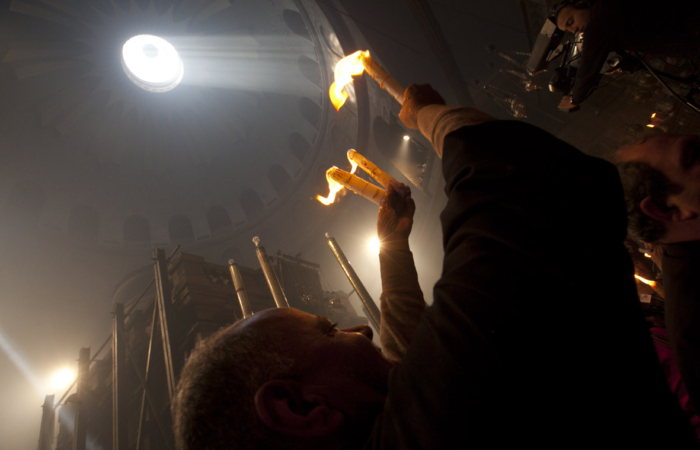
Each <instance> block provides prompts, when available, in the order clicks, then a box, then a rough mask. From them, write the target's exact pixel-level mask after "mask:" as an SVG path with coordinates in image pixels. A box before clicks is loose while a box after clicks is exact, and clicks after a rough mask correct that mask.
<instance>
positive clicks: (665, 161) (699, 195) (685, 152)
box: [617, 134, 700, 216]
mask: <svg viewBox="0 0 700 450" xmlns="http://www.w3.org/2000/svg"><path fill="white" fill-rule="evenodd" d="M617 158H618V159H619V160H620V161H622V162H626V161H639V162H643V163H647V164H649V165H650V166H651V167H652V168H653V169H656V170H657V171H659V172H661V173H662V174H663V175H664V176H666V178H668V180H669V181H670V182H671V183H673V184H675V185H678V186H680V187H681V189H682V190H681V192H679V193H678V194H673V195H671V196H670V197H669V202H671V203H672V205H670V206H674V207H676V208H678V209H679V210H681V211H682V212H683V213H684V214H685V215H686V216H688V215H691V214H697V215H700V137H699V136H696V135H692V134H685V135H679V134H661V135H658V136H653V137H650V138H646V139H643V140H642V141H640V142H638V143H636V144H632V145H629V146H627V147H623V148H621V149H620V150H618V152H617Z"/></svg>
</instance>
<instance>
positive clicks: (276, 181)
mask: <svg viewBox="0 0 700 450" xmlns="http://www.w3.org/2000/svg"><path fill="white" fill-rule="evenodd" d="M267 178H268V179H269V180H270V183H271V184H272V187H274V188H275V191H277V195H280V194H281V193H282V189H284V187H285V186H287V185H289V184H290V183H291V182H292V177H290V176H289V174H288V173H287V171H286V170H284V167H282V166H280V165H279V164H275V165H273V166H272V167H270V170H269V171H268V172H267Z"/></svg>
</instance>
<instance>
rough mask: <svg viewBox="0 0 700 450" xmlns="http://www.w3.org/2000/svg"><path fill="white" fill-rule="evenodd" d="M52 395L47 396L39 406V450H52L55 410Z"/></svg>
mask: <svg viewBox="0 0 700 450" xmlns="http://www.w3.org/2000/svg"><path fill="white" fill-rule="evenodd" d="M53 400H54V394H51V395H47V396H46V398H45V399H44V404H43V405H42V406H41V428H40V429H39V450H53V438H54V425H55V423H56V410H55V409H54V407H53Z"/></svg>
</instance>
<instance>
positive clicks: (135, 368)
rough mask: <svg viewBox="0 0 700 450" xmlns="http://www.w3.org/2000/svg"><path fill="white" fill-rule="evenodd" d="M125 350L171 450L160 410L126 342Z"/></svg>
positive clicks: (166, 444) (166, 443)
mask: <svg viewBox="0 0 700 450" xmlns="http://www.w3.org/2000/svg"><path fill="white" fill-rule="evenodd" d="M124 348H125V349H126V353H127V354H128V355H129V359H130V360H131V365H133V366H134V372H136V376H137V377H138V379H139V383H140V384H141V389H143V392H144V393H145V394H146V400H148V404H149V405H150V406H151V413H153V418H154V419H156V423H157V424H158V428H159V429H160V432H161V434H162V435H163V440H164V441H165V446H166V447H168V450H170V444H168V439H169V438H168V435H167V434H166V433H165V428H164V427H163V424H162V423H161V421H160V418H159V417H158V410H157V409H156V407H155V405H154V403H153V399H152V398H151V395H150V394H149V393H148V389H146V381H145V379H144V377H143V375H141V371H140V370H139V368H138V367H137V366H136V360H135V359H134V355H133V353H131V348H129V344H128V343H126V342H124ZM170 404H172V398H171V399H170Z"/></svg>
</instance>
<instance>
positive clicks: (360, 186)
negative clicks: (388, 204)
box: [326, 167, 386, 205]
mask: <svg viewBox="0 0 700 450" xmlns="http://www.w3.org/2000/svg"><path fill="white" fill-rule="evenodd" d="M326 175H327V176H328V179H329V180H333V181H335V182H336V183H338V184H340V185H342V186H343V187H345V188H347V189H350V190H351V191H353V192H354V193H355V194H358V195H361V196H363V197H364V198H366V199H367V200H370V201H372V202H374V203H376V204H377V205H381V204H382V200H383V199H384V195H385V194H386V191H385V190H384V189H382V188H380V187H377V186H375V185H373V184H371V183H368V182H367V181H365V180H363V179H362V178H360V177H358V176H357V175H353V174H351V173H349V172H346V171H344V170H341V169H338V168H337V167H331V168H330V169H328V172H326Z"/></svg>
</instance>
